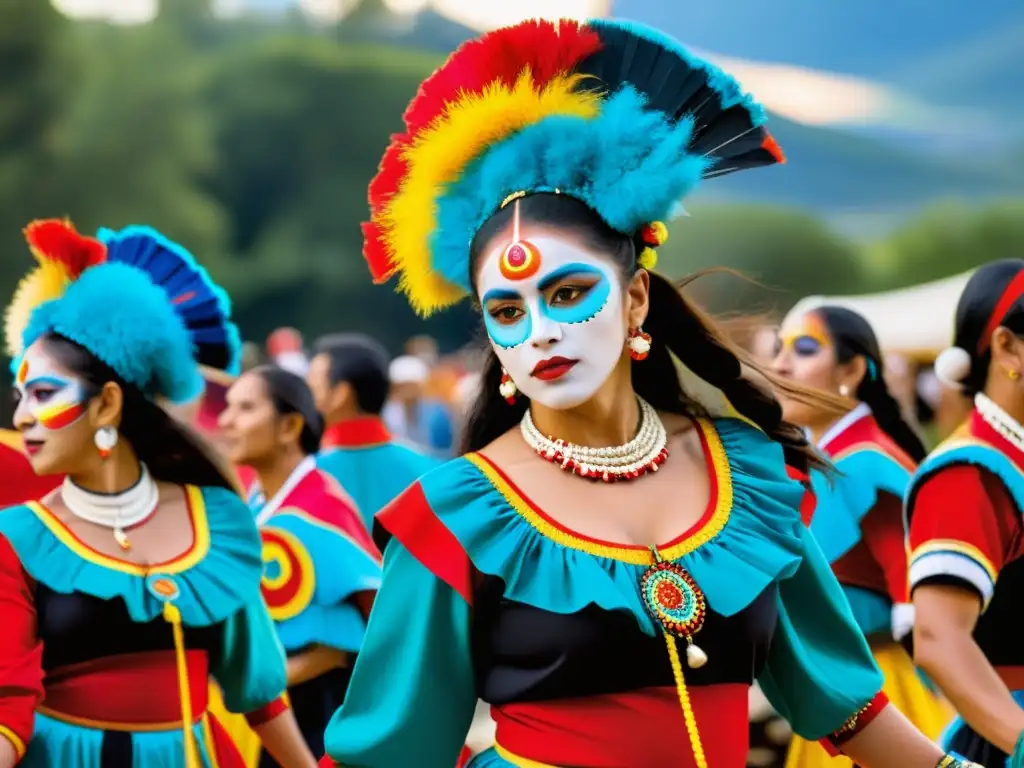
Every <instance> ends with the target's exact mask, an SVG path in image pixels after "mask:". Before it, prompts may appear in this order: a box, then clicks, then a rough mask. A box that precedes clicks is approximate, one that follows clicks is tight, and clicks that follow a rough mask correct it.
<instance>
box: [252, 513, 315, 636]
mask: <svg viewBox="0 0 1024 768" xmlns="http://www.w3.org/2000/svg"><path fill="white" fill-rule="evenodd" d="M263 533H268V534H272V535H274V536H277V537H280V539H282V541H281V542H280V543H279V542H276V541H275V542H264V544H263V561H264V562H267V550H268V549H270V550H271V551H273V548H274V547H276V548H277V549H278V550H279V551H281V552H283V553H284V554H285V555H286V556H287V555H288V554H291V555H293V556H294V558H295V562H296V563H297V564H298V574H297V575H298V579H299V588H298V591H296V593H295V596H294V597H293V598H291V599H290V600H288V602H286V603H285V604H284V605H280V606H271V605H269V604H268V605H267V611H268V612H269V613H270V618H272V619H273V620H274V621H287V620H288V619H293V618H295V617H296V616H298V615H299V614H300V613H302V612H303V611H304V610H306V607H307V606H308V605H309V604H310V602H312V600H313V591H314V590H315V588H316V569H315V568H314V567H313V558H312V557H311V556H310V554H309V551H308V550H307V549H306V547H305V546H303V544H302V540H301V539H300V538H299V537H298V536H296V535H295V534H294V533H292V532H291V531H286V530H284V529H283V528H277V527H270V526H268V527H267V528H265V529H264V530H263ZM284 571H285V568H284V567H283V566H282V568H281V572H282V573H284ZM288 571H289V573H288V576H289V577H291V576H293V575H295V573H294V571H293V570H292V564H291V563H290V562H289V563H288ZM264 573H265V571H264ZM278 582H279V579H268V578H267V577H266V576H265V575H264V577H263V580H262V586H263V588H264V590H265V591H267V592H271V593H272V592H274V591H275V589H278V588H280V586H278V587H275V586H273V585H275V584H278ZM264 602H266V598H265V596H264Z"/></svg>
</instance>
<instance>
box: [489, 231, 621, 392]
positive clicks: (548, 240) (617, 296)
mask: <svg viewBox="0 0 1024 768" xmlns="http://www.w3.org/2000/svg"><path fill="white" fill-rule="evenodd" d="M477 288H478V290H479V293H480V303H481V305H482V307H483V314H484V325H485V326H486V328H487V333H488V335H489V336H490V340H491V345H492V346H493V347H494V351H495V353H496V354H497V356H498V359H499V360H500V361H501V364H502V365H503V366H505V370H506V371H508V374H509V376H510V377H511V378H512V381H513V382H515V384H516V386H517V387H518V388H519V390H520V391H521V392H522V393H523V394H524V395H526V396H527V397H529V398H530V399H531V400H534V401H536V402H538V403H540V404H542V405H545V406H547V407H549V408H555V409H566V408H573V407H575V406H577V405H579V404H580V403H583V402H585V401H586V400H588V399H590V398H591V397H592V396H593V395H594V393H595V392H597V390H598V389H599V388H600V387H601V385H602V384H604V382H605V381H606V380H607V379H608V376H609V375H610V374H611V372H612V371H613V370H614V368H615V365H616V364H617V363H618V361H619V359H620V358H621V356H622V354H623V350H624V349H625V341H626V327H625V322H624V320H623V293H624V289H623V286H622V281H621V280H620V279H619V277H618V275H617V273H616V271H615V269H614V267H613V266H612V265H611V264H609V263H608V262H606V261H605V260H603V259H601V258H598V257H597V256H595V255H594V254H593V253H591V252H590V251H587V250H585V249H584V248H582V247H580V246H579V245H576V244H575V243H572V242H570V241H568V240H565V239H561V238H559V237H557V236H553V235H537V236H531V237H529V238H523V240H519V239H518V238H517V237H515V236H513V241H512V243H511V244H509V243H507V242H505V243H500V244H498V245H497V246H496V247H495V249H494V250H493V251H492V252H491V253H490V254H488V256H487V257H486V258H485V259H484V261H483V263H482V265H481V267H480V272H479V275H478V280H477Z"/></svg>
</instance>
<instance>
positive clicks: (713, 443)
mask: <svg viewBox="0 0 1024 768" xmlns="http://www.w3.org/2000/svg"><path fill="white" fill-rule="evenodd" d="M696 421H697V426H698V427H699V428H700V430H701V432H702V433H703V434H704V439H705V441H706V442H707V446H708V447H707V450H708V454H709V455H710V457H711V465H712V470H713V472H714V474H715V480H716V483H715V484H716V487H717V498H716V500H715V508H714V510H713V511H712V513H711V518H710V519H709V520H708V521H707V522H706V523H705V524H704V525H703V526H701V528H700V529H699V530H698V531H696V532H695V533H694V534H692V535H690V536H687V537H686V538H685V539H683V540H682V541H680V542H678V543H677V544H673V545H671V546H667V547H658V551H659V552H660V553H661V556H662V558H664V559H665V560H678V559H679V558H680V557H682V556H683V555H686V554H689V553H690V552H693V551H694V550H696V549H698V548H700V547H702V546H704V545H705V544H707V543H708V542H709V541H711V540H712V539H713V538H715V537H716V536H717V535H718V534H719V533H721V532H722V529H723V528H724V527H725V525H726V523H728V522H729V513H730V512H731V510H732V503H733V493H732V471H731V469H730V467H729V458H728V456H726V453H725V446H724V445H723V444H722V439H721V438H720V437H719V436H718V431H717V430H716V429H715V426H714V424H713V423H712V422H711V421H709V420H708V419H697V420H696ZM466 459H467V460H468V461H469V462H470V463H471V464H472V465H473V466H474V467H476V468H477V469H478V470H479V471H480V472H481V474H483V475H484V477H486V478H487V480H488V481H489V482H490V483H491V485H493V486H494V489H495V490H496V491H498V493H500V494H501V495H502V496H503V497H504V499H505V501H506V502H507V503H508V505H509V506H510V507H512V509H514V510H515V511H516V512H517V513H518V514H519V516H520V517H522V518H523V519H524V520H525V521H526V522H528V523H529V524H530V525H531V526H532V527H533V528H534V529H535V530H536V531H537V532H538V533H540V534H541V535H542V536H544V537H545V538H548V539H550V540H551V541H553V542H555V543H556V544H559V545H560V546H563V547H566V548H568V549H576V550H579V551H581V552H586V553H587V554H589V555H594V556H596V557H606V558H608V559H610V560H618V561H620V562H623V563H629V564H631V565H651V564H652V563H653V562H654V557H653V555H652V553H651V550H650V549H648V548H646V547H640V546H637V547H629V546H623V545H616V544H612V543H607V542H597V541H592V540H590V539H585V538H583V537H581V536H579V535H577V534H573V533H572V532H570V531H568V530H565V529H564V528H560V527H557V526H555V525H552V523H550V522H549V521H548V520H547V519H545V518H544V517H543V516H542V515H540V514H539V513H538V512H537V510H535V509H534V508H533V507H531V506H530V504H529V503H528V502H527V501H526V499H524V498H523V497H522V496H520V495H519V493H517V492H516V490H515V489H514V488H513V487H512V486H511V485H510V484H509V482H508V481H507V480H505V478H504V477H502V476H501V475H500V474H499V473H498V472H497V471H496V470H495V469H494V467H492V466H491V465H490V464H489V463H487V461H485V460H484V459H483V458H482V457H481V456H479V455H478V454H475V453H469V454H466Z"/></svg>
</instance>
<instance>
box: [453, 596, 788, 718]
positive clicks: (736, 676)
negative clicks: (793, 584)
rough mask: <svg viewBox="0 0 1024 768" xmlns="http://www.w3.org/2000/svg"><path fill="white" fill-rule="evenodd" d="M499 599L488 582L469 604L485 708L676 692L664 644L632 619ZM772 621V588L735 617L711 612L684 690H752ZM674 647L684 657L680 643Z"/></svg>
mask: <svg viewBox="0 0 1024 768" xmlns="http://www.w3.org/2000/svg"><path fill="white" fill-rule="evenodd" d="M503 591H504V590H503V584H502V582H501V581H500V580H499V579H497V578H494V577H487V578H485V579H483V581H482V583H481V584H480V586H479V588H478V589H477V592H476V595H475V599H474V616H473V636H472V641H473V659H474V666H475V671H476V680H477V692H478V695H479V696H480V698H481V699H483V700H484V701H486V702H488V703H490V704H495V705H501V704H508V703H514V702H526V701H543V700H549V699H560V698H576V697H582V696H591V695H600V694H609V693H619V692H624V691H633V690H637V689H640V688H647V687H654V686H673V685H675V680H674V678H673V676H672V669H671V667H670V665H669V661H668V653H667V652H666V648H665V640H664V638H662V637H661V636H660V635H658V636H655V637H651V636H649V635H647V634H645V633H644V632H643V631H642V630H641V629H640V627H639V626H638V624H637V622H636V619H635V618H633V617H632V616H631V615H629V614H626V613H624V612H615V611H606V610H603V609H601V608H599V607H597V606H590V607H588V608H586V609H584V610H582V611H580V612H578V613H573V614H559V613H553V612H550V611H544V610H540V609H538V608H534V607H532V606H528V605H524V604H522V603H517V602H513V601H511V600H507V599H505V598H503V597H502V594H503ZM777 618H778V613H777V588H776V585H775V584H772V585H770V586H769V587H767V588H766V589H765V591H764V592H762V593H761V594H760V595H759V596H758V597H757V598H756V599H755V600H754V601H753V602H752V603H751V604H750V605H748V606H747V607H746V608H744V609H743V610H742V611H740V612H739V613H737V614H735V615H733V616H730V617H725V616H722V615H721V614H717V613H715V612H714V611H710V610H709V611H708V614H707V616H706V618H705V622H704V627H703V629H701V631H700V632H699V633H698V634H697V636H696V637H695V641H696V642H697V644H698V645H699V646H701V648H703V649H704V650H705V651H706V652H707V655H708V663H707V664H706V665H704V666H703V667H701V668H700V669H695V670H687V674H686V677H687V683H688V684H689V685H696V686H702V685H715V684H721V683H744V684H747V685H749V684H751V683H753V681H754V679H755V678H756V677H757V675H758V674H759V673H760V672H761V670H762V668H763V667H764V664H765V659H766V657H767V654H768V648H769V646H770V644H771V640H772V636H773V634H774V632H775V624H776V620H777ZM679 643H680V653H682V652H683V648H682V646H683V643H684V641H679ZM684 663H685V662H684Z"/></svg>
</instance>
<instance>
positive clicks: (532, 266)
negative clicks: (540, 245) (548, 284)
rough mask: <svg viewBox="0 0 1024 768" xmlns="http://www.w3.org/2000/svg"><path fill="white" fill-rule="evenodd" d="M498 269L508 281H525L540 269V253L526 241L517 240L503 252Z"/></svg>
mask: <svg viewBox="0 0 1024 768" xmlns="http://www.w3.org/2000/svg"><path fill="white" fill-rule="evenodd" d="M498 267H499V269H500V270H501V274H502V275H503V276H504V277H505V278H506V279H508V280H525V279H526V278H528V277H532V276H533V275H535V274H536V273H537V270H538V269H540V251H539V250H537V247H536V246H534V245H532V244H531V243H528V242H527V241H526V240H516V241H515V242H512V243H509V245H507V246H506V247H505V250H504V251H502V252H501V259H500V262H499V264H498Z"/></svg>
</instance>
